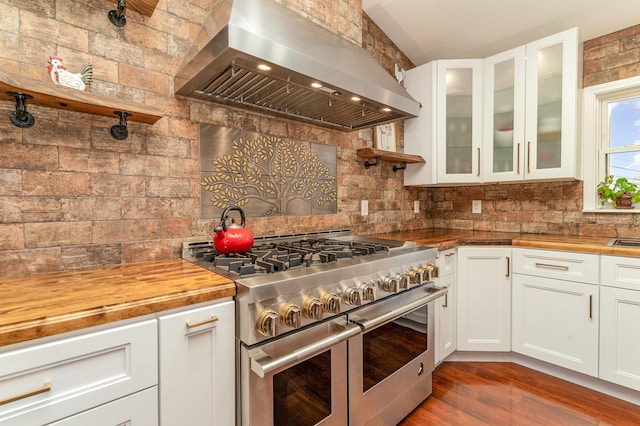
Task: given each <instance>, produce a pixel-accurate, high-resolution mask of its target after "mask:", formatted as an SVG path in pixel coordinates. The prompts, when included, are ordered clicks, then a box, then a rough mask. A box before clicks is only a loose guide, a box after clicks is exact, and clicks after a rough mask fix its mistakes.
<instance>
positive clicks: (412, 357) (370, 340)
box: [348, 286, 447, 426]
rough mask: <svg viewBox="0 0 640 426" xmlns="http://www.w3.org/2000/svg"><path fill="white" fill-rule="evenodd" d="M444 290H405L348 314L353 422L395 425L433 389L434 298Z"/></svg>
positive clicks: (351, 423)
mask: <svg viewBox="0 0 640 426" xmlns="http://www.w3.org/2000/svg"><path fill="white" fill-rule="evenodd" d="M446 292H447V290H446V289H441V288H437V287H432V286H426V287H419V288H415V289H412V290H408V291H405V292H403V293H400V294H398V295H397V296H393V297H391V298H389V299H387V300H384V301H380V302H378V303H376V304H374V305H370V306H366V307H364V308H362V309H359V310H357V311H356V312H355V313H353V314H349V315H348V317H349V321H353V322H355V323H357V324H358V325H360V327H362V329H363V332H362V333H361V334H358V335H357V336H354V337H352V338H350V339H349V423H350V425H352V426H359V425H364V424H369V425H390V424H397V422H398V421H400V420H401V419H402V418H404V417H405V416H406V415H407V414H409V413H410V412H411V410H413V409H414V408H415V407H416V406H418V404H420V403H421V402H422V401H423V400H424V399H425V398H426V397H427V396H429V395H430V394H431V373H432V372H433V369H434V340H435V339H434V337H435V336H434V312H435V299H437V298H439V297H441V296H444V295H445V294H446Z"/></svg>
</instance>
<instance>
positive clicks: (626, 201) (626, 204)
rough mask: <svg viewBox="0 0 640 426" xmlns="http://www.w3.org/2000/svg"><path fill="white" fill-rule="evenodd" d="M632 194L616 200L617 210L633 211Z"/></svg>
mask: <svg viewBox="0 0 640 426" xmlns="http://www.w3.org/2000/svg"><path fill="white" fill-rule="evenodd" d="M631 197H632V196H631V194H622V195H621V196H620V197H618V198H616V208H617V209H632V208H633V206H632V205H631Z"/></svg>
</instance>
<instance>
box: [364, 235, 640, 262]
mask: <svg viewBox="0 0 640 426" xmlns="http://www.w3.org/2000/svg"><path fill="white" fill-rule="evenodd" d="M375 237H378V238H387V239H393V240H402V241H415V242H416V243H417V244H419V245H423V246H431V247H436V248H438V249H439V250H446V249H449V248H455V247H458V246H461V245H512V246H516V247H527V248H539V249H547V250H563V251H576V252H583V253H595V254H610V255H615V256H631V257H640V248H633V247H613V246H609V245H607V243H608V242H609V241H611V240H612V238H608V237H576V236H570V235H545V234H519V233H508V232H485V231H464V230H456V229H422V230H418V231H405V232H394V233H390V234H378V235H375Z"/></svg>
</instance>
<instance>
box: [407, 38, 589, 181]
mask: <svg viewBox="0 0 640 426" xmlns="http://www.w3.org/2000/svg"><path fill="white" fill-rule="evenodd" d="M577 78H578V33H577V28H573V29H571V30H567V31H564V32H561V33H558V34H555V35H552V36H549V37H546V38H543V39H541V40H537V41H535V42H532V43H529V44H527V45H525V46H521V47H518V48H515V49H512V50H509V51H506V52H502V53H500V54H497V55H494V56H491V57H489V58H486V59H469V60H438V61H434V62H429V63H427V64H425V65H422V66H419V67H416V68H414V69H412V70H409V71H408V72H407V79H406V85H407V90H408V91H409V93H411V95H412V96H414V97H415V98H416V100H418V101H419V102H420V103H421V104H422V105H423V108H422V111H421V113H420V116H419V117H417V118H414V119H410V120H406V121H405V153H407V154H419V155H421V156H422V157H423V158H425V160H426V161H427V162H426V163H425V164H414V165H409V168H408V169H407V170H405V185H423V186H427V185H436V184H446V183H480V182H509V181H518V180H523V179H531V180H543V179H572V178H579V175H578V168H577V165H578V163H577V149H576V126H577V119H576V116H577V113H576V111H577V108H578V105H577V86H578V81H577Z"/></svg>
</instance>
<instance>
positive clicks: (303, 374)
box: [273, 351, 331, 426]
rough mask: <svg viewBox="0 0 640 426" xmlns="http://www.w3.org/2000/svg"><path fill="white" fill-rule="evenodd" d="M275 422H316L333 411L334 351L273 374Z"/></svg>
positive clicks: (298, 423) (285, 423) (295, 423)
mask: <svg viewBox="0 0 640 426" xmlns="http://www.w3.org/2000/svg"><path fill="white" fill-rule="evenodd" d="M273 399H274V401H273V404H274V406H273V420H274V425H287V426H290V425H315V424H316V423H319V422H320V421H322V420H323V419H325V418H327V417H329V415H330V414H331V351H326V352H323V353H321V354H320V355H316V356H315V357H313V358H310V359H308V360H306V361H304V362H302V363H300V364H297V365H295V366H293V367H290V368H287V369H286V370H284V371H282V372H280V373H278V374H276V375H274V376H273Z"/></svg>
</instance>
